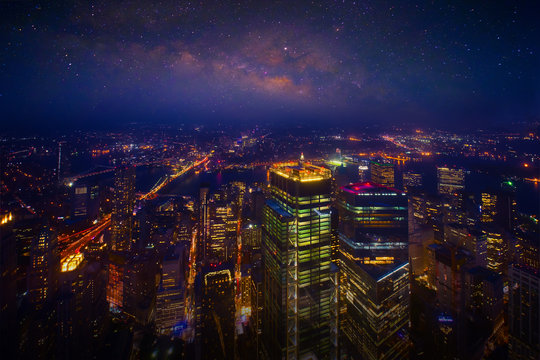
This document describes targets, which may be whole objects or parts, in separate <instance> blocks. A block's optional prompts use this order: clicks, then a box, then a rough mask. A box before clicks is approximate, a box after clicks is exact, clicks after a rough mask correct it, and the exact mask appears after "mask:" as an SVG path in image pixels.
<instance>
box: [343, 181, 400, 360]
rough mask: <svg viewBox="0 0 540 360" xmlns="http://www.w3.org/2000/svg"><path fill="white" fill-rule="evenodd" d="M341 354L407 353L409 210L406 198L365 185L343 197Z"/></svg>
mask: <svg viewBox="0 0 540 360" xmlns="http://www.w3.org/2000/svg"><path fill="white" fill-rule="evenodd" d="M337 208H338V212H339V232H338V236H339V239H340V243H339V253H340V255H339V268H340V280H339V281H340V284H339V286H340V293H341V294H340V296H339V299H340V305H339V307H340V314H341V319H340V321H339V324H340V334H341V338H342V342H341V343H342V344H343V345H344V347H343V348H342V350H341V352H342V353H346V354H348V355H350V356H352V357H353V358H357V357H358V358H362V359H401V358H403V357H405V356H406V354H407V351H408V322H409V262H408V244H407V240H408V220H407V214H408V208H407V197H406V195H405V193H402V192H398V191H396V190H395V189H392V188H389V187H386V186H382V185H379V184H375V183H372V182H364V183H358V184H350V185H347V186H344V187H342V188H341V192H340V193H339V196H338V201H337Z"/></svg>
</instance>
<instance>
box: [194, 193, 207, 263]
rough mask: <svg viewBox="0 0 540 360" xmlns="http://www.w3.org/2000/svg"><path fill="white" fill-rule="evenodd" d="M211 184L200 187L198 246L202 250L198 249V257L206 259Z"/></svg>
mask: <svg viewBox="0 0 540 360" xmlns="http://www.w3.org/2000/svg"><path fill="white" fill-rule="evenodd" d="M209 186H210V185H209V184H201V187H200V189H199V235H198V241H199V243H198V244H197V248H198V249H200V250H201V251H197V257H198V258H199V259H206V253H207V249H206V247H207V237H208V231H209V220H208V200H209V195H208V192H209V191H210V188H209Z"/></svg>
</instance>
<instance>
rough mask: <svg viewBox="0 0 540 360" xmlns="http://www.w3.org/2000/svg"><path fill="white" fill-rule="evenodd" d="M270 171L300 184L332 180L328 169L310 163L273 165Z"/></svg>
mask: <svg viewBox="0 0 540 360" xmlns="http://www.w3.org/2000/svg"><path fill="white" fill-rule="evenodd" d="M270 171H271V172H273V173H275V174H278V175H280V176H283V177H285V178H288V179H292V180H296V181H300V182H308V181H317V180H325V179H331V178H332V172H331V171H330V169H327V168H325V167H322V166H317V165H313V164H310V163H304V162H302V161H300V162H292V163H279V164H275V165H273V166H272V168H271V169H270Z"/></svg>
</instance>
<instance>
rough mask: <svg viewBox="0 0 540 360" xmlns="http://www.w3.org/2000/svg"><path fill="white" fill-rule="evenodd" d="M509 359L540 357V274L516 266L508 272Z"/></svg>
mask: <svg viewBox="0 0 540 360" xmlns="http://www.w3.org/2000/svg"><path fill="white" fill-rule="evenodd" d="M508 278H509V286H508V288H509V291H510V297H509V304H508V324H509V333H510V341H509V356H510V357H509V358H510V359H519V360H533V359H538V358H539V357H540V285H539V284H540V272H539V269H535V268H533V267H530V266H527V265H521V264H514V265H511V266H510V269H509V274H508Z"/></svg>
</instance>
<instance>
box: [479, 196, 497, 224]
mask: <svg viewBox="0 0 540 360" xmlns="http://www.w3.org/2000/svg"><path fill="white" fill-rule="evenodd" d="M481 197H482V205H481V220H482V222H483V223H493V222H494V221H495V215H496V214H497V195H496V194H490V193H487V192H483V193H482V195H481Z"/></svg>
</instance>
